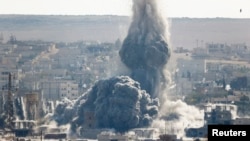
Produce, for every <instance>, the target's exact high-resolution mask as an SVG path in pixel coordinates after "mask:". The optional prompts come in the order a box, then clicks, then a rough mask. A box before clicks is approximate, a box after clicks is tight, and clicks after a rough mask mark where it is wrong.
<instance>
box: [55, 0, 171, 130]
mask: <svg viewBox="0 0 250 141" xmlns="http://www.w3.org/2000/svg"><path fill="white" fill-rule="evenodd" d="M133 2H134V5H133V13H134V15H133V20H132V23H131V25H130V28H129V32H128V35H127V37H126V38H125V40H124V42H123V44H122V48H121V50H120V51H119V55H120V57H121V60H122V62H123V63H124V64H125V65H126V66H127V67H128V68H129V69H130V70H131V74H129V75H128V76H125V75H121V76H115V77H112V78H110V79H106V80H100V81H98V82H96V84H95V85H94V86H93V87H92V88H91V89H90V91H88V92H87V93H86V94H83V95H82V96H81V97H79V98H78V99H77V101H76V102H75V103H74V105H73V106H70V104H69V103H62V104H60V105H59V106H57V108H56V111H55V114H54V119H56V120H57V122H58V123H59V124H60V125H61V124H66V123H68V122H69V123H70V124H71V129H72V131H76V130H77V129H79V128H86V127H88V126H89V125H90V124H89V123H91V124H92V122H89V121H88V120H92V119H93V118H94V121H95V122H94V123H93V125H91V127H89V128H113V129H115V130H116V131H117V132H121V133H123V132H126V131H128V130H130V129H132V128H137V127H148V126H150V124H151V123H152V121H153V120H154V119H155V118H156V117H157V114H158V107H159V101H158V98H157V96H158V92H157V90H158V86H159V85H160V83H161V82H164V80H165V78H164V75H163V68H164V66H165V64H166V63H167V61H168V59H169V57H170V51H169V48H168V44H167V39H166V33H165V31H166V28H167V27H166V23H165V22H164V21H165V20H164V19H163V18H162V17H161V16H159V15H161V14H159V10H158V8H157V0H134V1H133ZM68 114H70V115H68ZM71 115H72V116H71ZM65 117H67V119H65Z"/></svg>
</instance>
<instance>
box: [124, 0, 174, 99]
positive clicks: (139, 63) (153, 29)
mask: <svg viewBox="0 0 250 141" xmlns="http://www.w3.org/2000/svg"><path fill="white" fill-rule="evenodd" d="M133 2H134V5H133V19H132V23H131V25H130V28H129V31H128V35H127V37H126V38H125V40H124V42H123V45H122V48H121V50H120V52H119V55H120V57H121V60H122V62H123V63H124V64H125V65H126V66H127V67H128V68H129V69H130V70H131V77H132V78H133V79H134V80H136V81H139V82H140V84H141V87H142V89H145V90H146V91H147V92H148V93H150V95H151V96H154V97H156V96H157V95H158V93H157V90H158V86H159V85H160V82H161V79H162V78H163V80H164V76H163V73H162V71H163V67H164V66H165V64H166V63H167V61H168V59H169V57H170V50H169V48H168V43H167V38H166V37H167V35H166V34H167V33H166V31H167V24H166V22H165V20H164V17H161V15H162V14H160V11H159V9H158V6H157V0H133Z"/></svg>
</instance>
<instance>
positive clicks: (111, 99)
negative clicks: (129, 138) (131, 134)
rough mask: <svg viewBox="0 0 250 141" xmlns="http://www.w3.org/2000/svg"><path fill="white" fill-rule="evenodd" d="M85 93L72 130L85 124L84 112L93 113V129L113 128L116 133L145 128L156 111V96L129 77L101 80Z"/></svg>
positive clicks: (157, 104) (157, 103)
mask: <svg viewBox="0 0 250 141" xmlns="http://www.w3.org/2000/svg"><path fill="white" fill-rule="evenodd" d="M87 95H88V97H87V100H86V101H85V102H83V103H82V104H80V106H79V109H78V111H77V118H76V120H75V121H74V122H73V124H74V126H73V127H74V128H75V129H76V128H79V127H81V126H83V125H84V123H85V122H86V121H84V119H83V117H84V116H85V115H84V114H85V113H86V112H89V111H92V112H93V114H94V118H95V121H96V124H95V128H112V129H115V130H116V131H117V132H126V131H128V130H129V129H132V128H136V127H147V126H149V125H150V123H151V122H152V120H153V118H154V116H156V115H157V113H158V106H159V102H158V99H151V98H150V95H149V94H148V93H147V92H146V91H145V90H142V89H141V88H140V84H139V83H138V82H136V81H134V80H133V79H131V78H130V77H128V76H117V77H113V78H110V79H108V80H100V81H98V82H97V83H96V84H95V86H94V87H93V88H92V89H91V91H89V93H88V94H87ZM84 99H85V98H84ZM84 99H83V100H84ZM80 101H81V100H80Z"/></svg>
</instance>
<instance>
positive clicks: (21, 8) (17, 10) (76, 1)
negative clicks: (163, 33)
mask: <svg viewBox="0 0 250 141" xmlns="http://www.w3.org/2000/svg"><path fill="white" fill-rule="evenodd" d="M0 3H1V4H0V14H42V15H44V14H46V15H47V14H49V15H100V14H101V15H104V14H105V15H107V14H108V15H109V14H112V15H131V7H132V0H0ZM249 5H250V0H163V1H162V3H161V6H162V9H163V10H162V12H165V14H166V15H168V16H169V17H231V18H250V6H249ZM240 9H242V11H241V12H240Z"/></svg>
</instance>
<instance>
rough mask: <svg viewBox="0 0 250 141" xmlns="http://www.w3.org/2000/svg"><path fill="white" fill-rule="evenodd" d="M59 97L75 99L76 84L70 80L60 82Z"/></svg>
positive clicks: (76, 94) (76, 96)
mask: <svg viewBox="0 0 250 141" xmlns="http://www.w3.org/2000/svg"><path fill="white" fill-rule="evenodd" d="M59 87H60V97H61V98H63V97H66V98H68V99H71V100H73V99H76V98H78V96H79V94H78V84H77V83H74V82H72V81H65V82H62V83H60V85H59Z"/></svg>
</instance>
